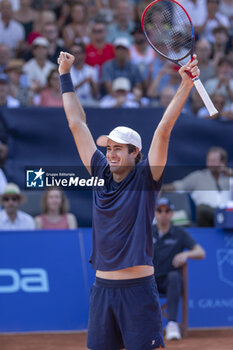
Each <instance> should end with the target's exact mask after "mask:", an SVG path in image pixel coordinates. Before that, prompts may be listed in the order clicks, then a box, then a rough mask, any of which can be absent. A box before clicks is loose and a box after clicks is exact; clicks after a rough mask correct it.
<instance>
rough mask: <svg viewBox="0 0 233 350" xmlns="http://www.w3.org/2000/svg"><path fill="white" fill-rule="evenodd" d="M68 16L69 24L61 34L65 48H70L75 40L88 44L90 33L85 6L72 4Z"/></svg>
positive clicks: (78, 3) (79, 3)
mask: <svg viewBox="0 0 233 350" xmlns="http://www.w3.org/2000/svg"><path fill="white" fill-rule="evenodd" d="M70 16H71V23H69V24H67V25H66V26H65V27H64V29H63V33H62V37H63V39H64V44H65V47H66V48H70V46H71V45H72V43H73V42H74V40H75V39H76V38H79V39H80V40H82V41H83V42H84V43H85V44H88V43H89V42H90V37H89V36H90V32H89V26H88V9H87V6H86V5H85V4H84V3H83V2H81V1H76V2H74V3H73V5H72V6H71V7H70Z"/></svg>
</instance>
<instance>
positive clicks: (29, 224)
mask: <svg viewBox="0 0 233 350" xmlns="http://www.w3.org/2000/svg"><path fill="white" fill-rule="evenodd" d="M0 198H1V204H2V206H3V208H4V209H2V210H1V211H0V230H1V231H8V230H34V229H35V223H34V220H33V217H32V216H30V215H29V214H27V213H25V212H23V211H21V210H19V206H20V204H21V203H23V202H24V200H25V197H24V195H23V194H22V193H21V191H20V188H19V187H18V186H17V185H16V184H14V183H8V185H7V186H6V187H5V189H4V191H3V194H2V195H1V197H0Z"/></svg>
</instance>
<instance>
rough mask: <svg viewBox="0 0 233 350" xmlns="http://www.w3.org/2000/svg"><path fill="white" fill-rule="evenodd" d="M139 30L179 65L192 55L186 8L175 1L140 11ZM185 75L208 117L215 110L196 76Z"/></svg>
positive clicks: (159, 2)
mask: <svg viewBox="0 0 233 350" xmlns="http://www.w3.org/2000/svg"><path fill="white" fill-rule="evenodd" d="M141 22H142V29H143V31H144V34H145V36H146V39H147V41H148V43H149V44H150V45H151V46H152V48H153V49H154V50H155V51H156V52H157V53H159V54H160V55H162V56H163V57H165V58H167V59H168V60H170V61H172V62H174V63H176V64H177V65H179V66H180V67H182V66H184V65H185V64H187V63H188V61H189V60H190V59H192V57H193V53H194V44H195V36H194V29H193V25H192V22H191V19H190V17H189V15H188V13H187V11H186V10H185V9H184V8H183V6H181V5H180V4H179V3H178V2H177V1H175V0H156V1H153V2H152V3H150V4H149V5H148V6H147V7H146V8H145V10H144V11H143V14H142V21H141ZM187 74H188V75H189V76H190V78H191V79H192V80H193V83H194V85H195V87H196V89H197V91H198V93H199V95H200V97H201V98H202V101H203V102H204V104H205V106H206V108H207V110H208V112H209V114H210V116H211V117H212V116H214V115H216V114H217V113H218V111H217V109H216V108H215V107H214V105H213V102H212V101H211V99H210V97H209V95H208V93H207V91H206V89H205V88H204V86H203V84H202V82H201V81H200V79H199V78H198V77H194V76H192V74H191V73H190V72H188V71H187Z"/></svg>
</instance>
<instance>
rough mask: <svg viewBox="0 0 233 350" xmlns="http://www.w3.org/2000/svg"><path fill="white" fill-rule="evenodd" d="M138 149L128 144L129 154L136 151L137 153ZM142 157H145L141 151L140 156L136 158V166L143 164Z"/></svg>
mask: <svg viewBox="0 0 233 350" xmlns="http://www.w3.org/2000/svg"><path fill="white" fill-rule="evenodd" d="M136 148H137V147H136V146H134V145H131V144H128V151H129V154H130V153H132V152H134V151H136ZM142 157H143V155H142V152H141V151H139V152H138V154H137V156H136V158H135V164H138V163H139V162H141V160H142Z"/></svg>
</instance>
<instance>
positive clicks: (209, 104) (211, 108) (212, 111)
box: [193, 78, 218, 117]
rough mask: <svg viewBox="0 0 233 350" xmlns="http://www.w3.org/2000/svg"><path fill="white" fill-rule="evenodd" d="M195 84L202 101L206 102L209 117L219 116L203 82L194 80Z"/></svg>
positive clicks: (197, 79)
mask: <svg viewBox="0 0 233 350" xmlns="http://www.w3.org/2000/svg"><path fill="white" fill-rule="evenodd" d="M193 83H194V85H195V88H196V89H197V91H198V93H199V95H200V97H201V99H202V101H203V102H204V104H205V106H206V108H207V109H208V112H209V115H210V116H211V117H213V116H215V115H216V114H218V111H217V109H216V108H215V107H214V104H213V102H212V101H211V99H210V97H209V95H208V93H207V91H206V89H205V88H204V86H203V84H202V82H201V80H200V79H199V78H194V79H193Z"/></svg>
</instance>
